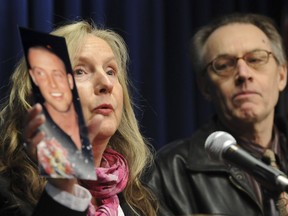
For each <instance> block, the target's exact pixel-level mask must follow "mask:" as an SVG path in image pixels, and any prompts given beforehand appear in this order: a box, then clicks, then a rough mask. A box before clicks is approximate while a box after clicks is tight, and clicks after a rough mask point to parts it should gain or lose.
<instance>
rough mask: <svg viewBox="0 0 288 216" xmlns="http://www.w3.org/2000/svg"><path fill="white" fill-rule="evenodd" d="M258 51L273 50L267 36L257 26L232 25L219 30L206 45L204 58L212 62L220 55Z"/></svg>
mask: <svg viewBox="0 0 288 216" xmlns="http://www.w3.org/2000/svg"><path fill="white" fill-rule="evenodd" d="M256 49H264V50H268V51H270V50H271V43H270V40H269V39H268V37H267V36H266V34H265V33H264V32H263V31H262V30H261V29H259V28H258V27H257V26H255V25H252V24H246V23H232V24H228V25H225V26H221V27H219V28H217V29H216V30H215V31H214V32H213V33H212V34H211V35H210V36H209V37H208V39H207V41H206V43H205V45H204V49H203V52H204V58H206V59H208V60H210V59H213V58H215V57H217V56H219V55H226V54H227V55H236V56H238V55H243V54H245V53H247V52H250V51H252V50H256Z"/></svg>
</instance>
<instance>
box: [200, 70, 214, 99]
mask: <svg viewBox="0 0 288 216" xmlns="http://www.w3.org/2000/svg"><path fill="white" fill-rule="evenodd" d="M197 84H198V87H199V89H200V91H201V93H202V94H203V95H204V97H205V98H206V99H207V100H209V101H210V100H211V91H210V86H209V81H208V77H207V75H202V74H200V75H198V77H197Z"/></svg>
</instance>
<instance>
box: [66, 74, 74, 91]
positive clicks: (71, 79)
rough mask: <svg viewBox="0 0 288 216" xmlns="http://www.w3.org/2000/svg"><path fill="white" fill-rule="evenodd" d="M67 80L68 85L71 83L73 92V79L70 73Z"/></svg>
mask: <svg viewBox="0 0 288 216" xmlns="http://www.w3.org/2000/svg"><path fill="white" fill-rule="evenodd" d="M67 78H68V83H69V86H70V89H71V90H72V89H73V88H74V83H73V77H72V75H71V74H70V73H68V74H67Z"/></svg>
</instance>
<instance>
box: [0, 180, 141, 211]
mask: <svg viewBox="0 0 288 216" xmlns="http://www.w3.org/2000/svg"><path fill="white" fill-rule="evenodd" d="M10 187H11V186H10V182H9V180H7V179H6V178H5V177H3V176H0V215H1V216H31V215H32V216H86V215H87V212H86V211H84V212H80V211H75V210H71V209H69V208H67V207H65V206H63V205H61V204H59V203H58V202H56V201H54V200H53V199H52V198H51V197H50V196H49V195H48V194H47V193H46V191H45V190H44V192H43V194H42V196H41V198H40V200H39V202H38V204H37V206H36V208H34V207H33V206H31V205H29V204H28V203H27V202H25V200H23V199H19V198H18V197H16V196H14V195H13V194H12V193H11V191H10V189H9V188H10ZM118 196H119V201H120V205H121V208H122V210H123V212H124V214H125V215H128V216H136V214H135V213H134V212H133V211H132V209H131V207H130V206H129V205H128V204H127V203H126V201H125V199H124V197H123V195H122V194H119V195H118Z"/></svg>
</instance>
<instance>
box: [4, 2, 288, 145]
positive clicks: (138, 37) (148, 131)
mask: <svg viewBox="0 0 288 216" xmlns="http://www.w3.org/2000/svg"><path fill="white" fill-rule="evenodd" d="M232 12H251V13H261V14H264V15H267V16H269V17H271V18H272V19H274V21H275V23H276V24H277V26H278V28H279V30H280V32H281V34H282V35H283V37H284V39H285V42H286V40H287V37H288V35H287V29H288V27H287V23H288V22H287V20H288V19H287V18H288V14H287V13H288V11H287V3H286V1H285V0H253V1H251V0H177V1H176V0H60V1H59V0H45V1H41V0H40V1H39V0H6V1H5V0H3V1H1V4H0V14H1V18H0V100H1V101H2V100H4V98H5V96H7V92H8V91H7V89H8V87H9V76H10V74H11V72H12V70H13V69H14V65H15V63H16V62H17V61H18V60H19V58H20V57H21V56H22V50H21V43H20V38H19V34H18V28H17V26H22V27H27V28H32V29H35V30H37V31H43V32H50V31H51V30H52V28H53V27H55V26H58V25H59V24H61V23H63V22H67V21H70V20H77V19H78V20H79V19H90V20H93V21H94V22H95V23H96V24H97V25H99V26H105V27H108V28H110V29H113V30H115V31H116V32H118V33H119V34H120V35H122V36H123V38H124V39H125V41H126V43H127V45H128V48H129V54H130V58H131V61H130V66H129V75H130V78H131V80H132V83H133V84H134V87H135V89H132V92H133V98H134V101H135V103H136V105H137V107H136V114H137V118H138V120H139V124H140V127H141V130H142V132H143V134H144V135H145V136H146V137H147V138H148V139H149V140H150V142H151V143H152V144H153V145H154V147H155V148H156V149H159V148H160V147H161V146H163V145H165V144H166V143H167V142H170V141H172V140H174V139H178V138H182V137H188V136H190V135H191V134H192V132H193V131H195V130H196V129H197V128H198V127H199V126H200V125H202V124H203V123H204V122H206V121H207V120H208V119H209V117H210V116H211V115H213V107H212V106H211V104H210V103H209V102H207V101H205V99H204V98H203V97H202V95H201V94H200V92H199V90H198V88H197V85H196V82H195V76H194V71H193V68H192V67H191V62H190V59H189V46H190V45H189V44H190V39H191V37H192V36H193V34H194V33H195V31H196V30H197V29H198V28H199V27H200V26H202V25H203V24H206V23H208V22H209V21H211V20H212V19H214V18H216V17H217V16H219V15H223V14H228V13H232ZM287 99H288V98H287V96H286V92H285V93H284V94H283V95H282V96H281V98H280V103H279V105H278V107H277V113H278V114H280V115H283V116H284V117H285V118H286V110H287V104H286V103H287V102H286V101H287Z"/></svg>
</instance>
